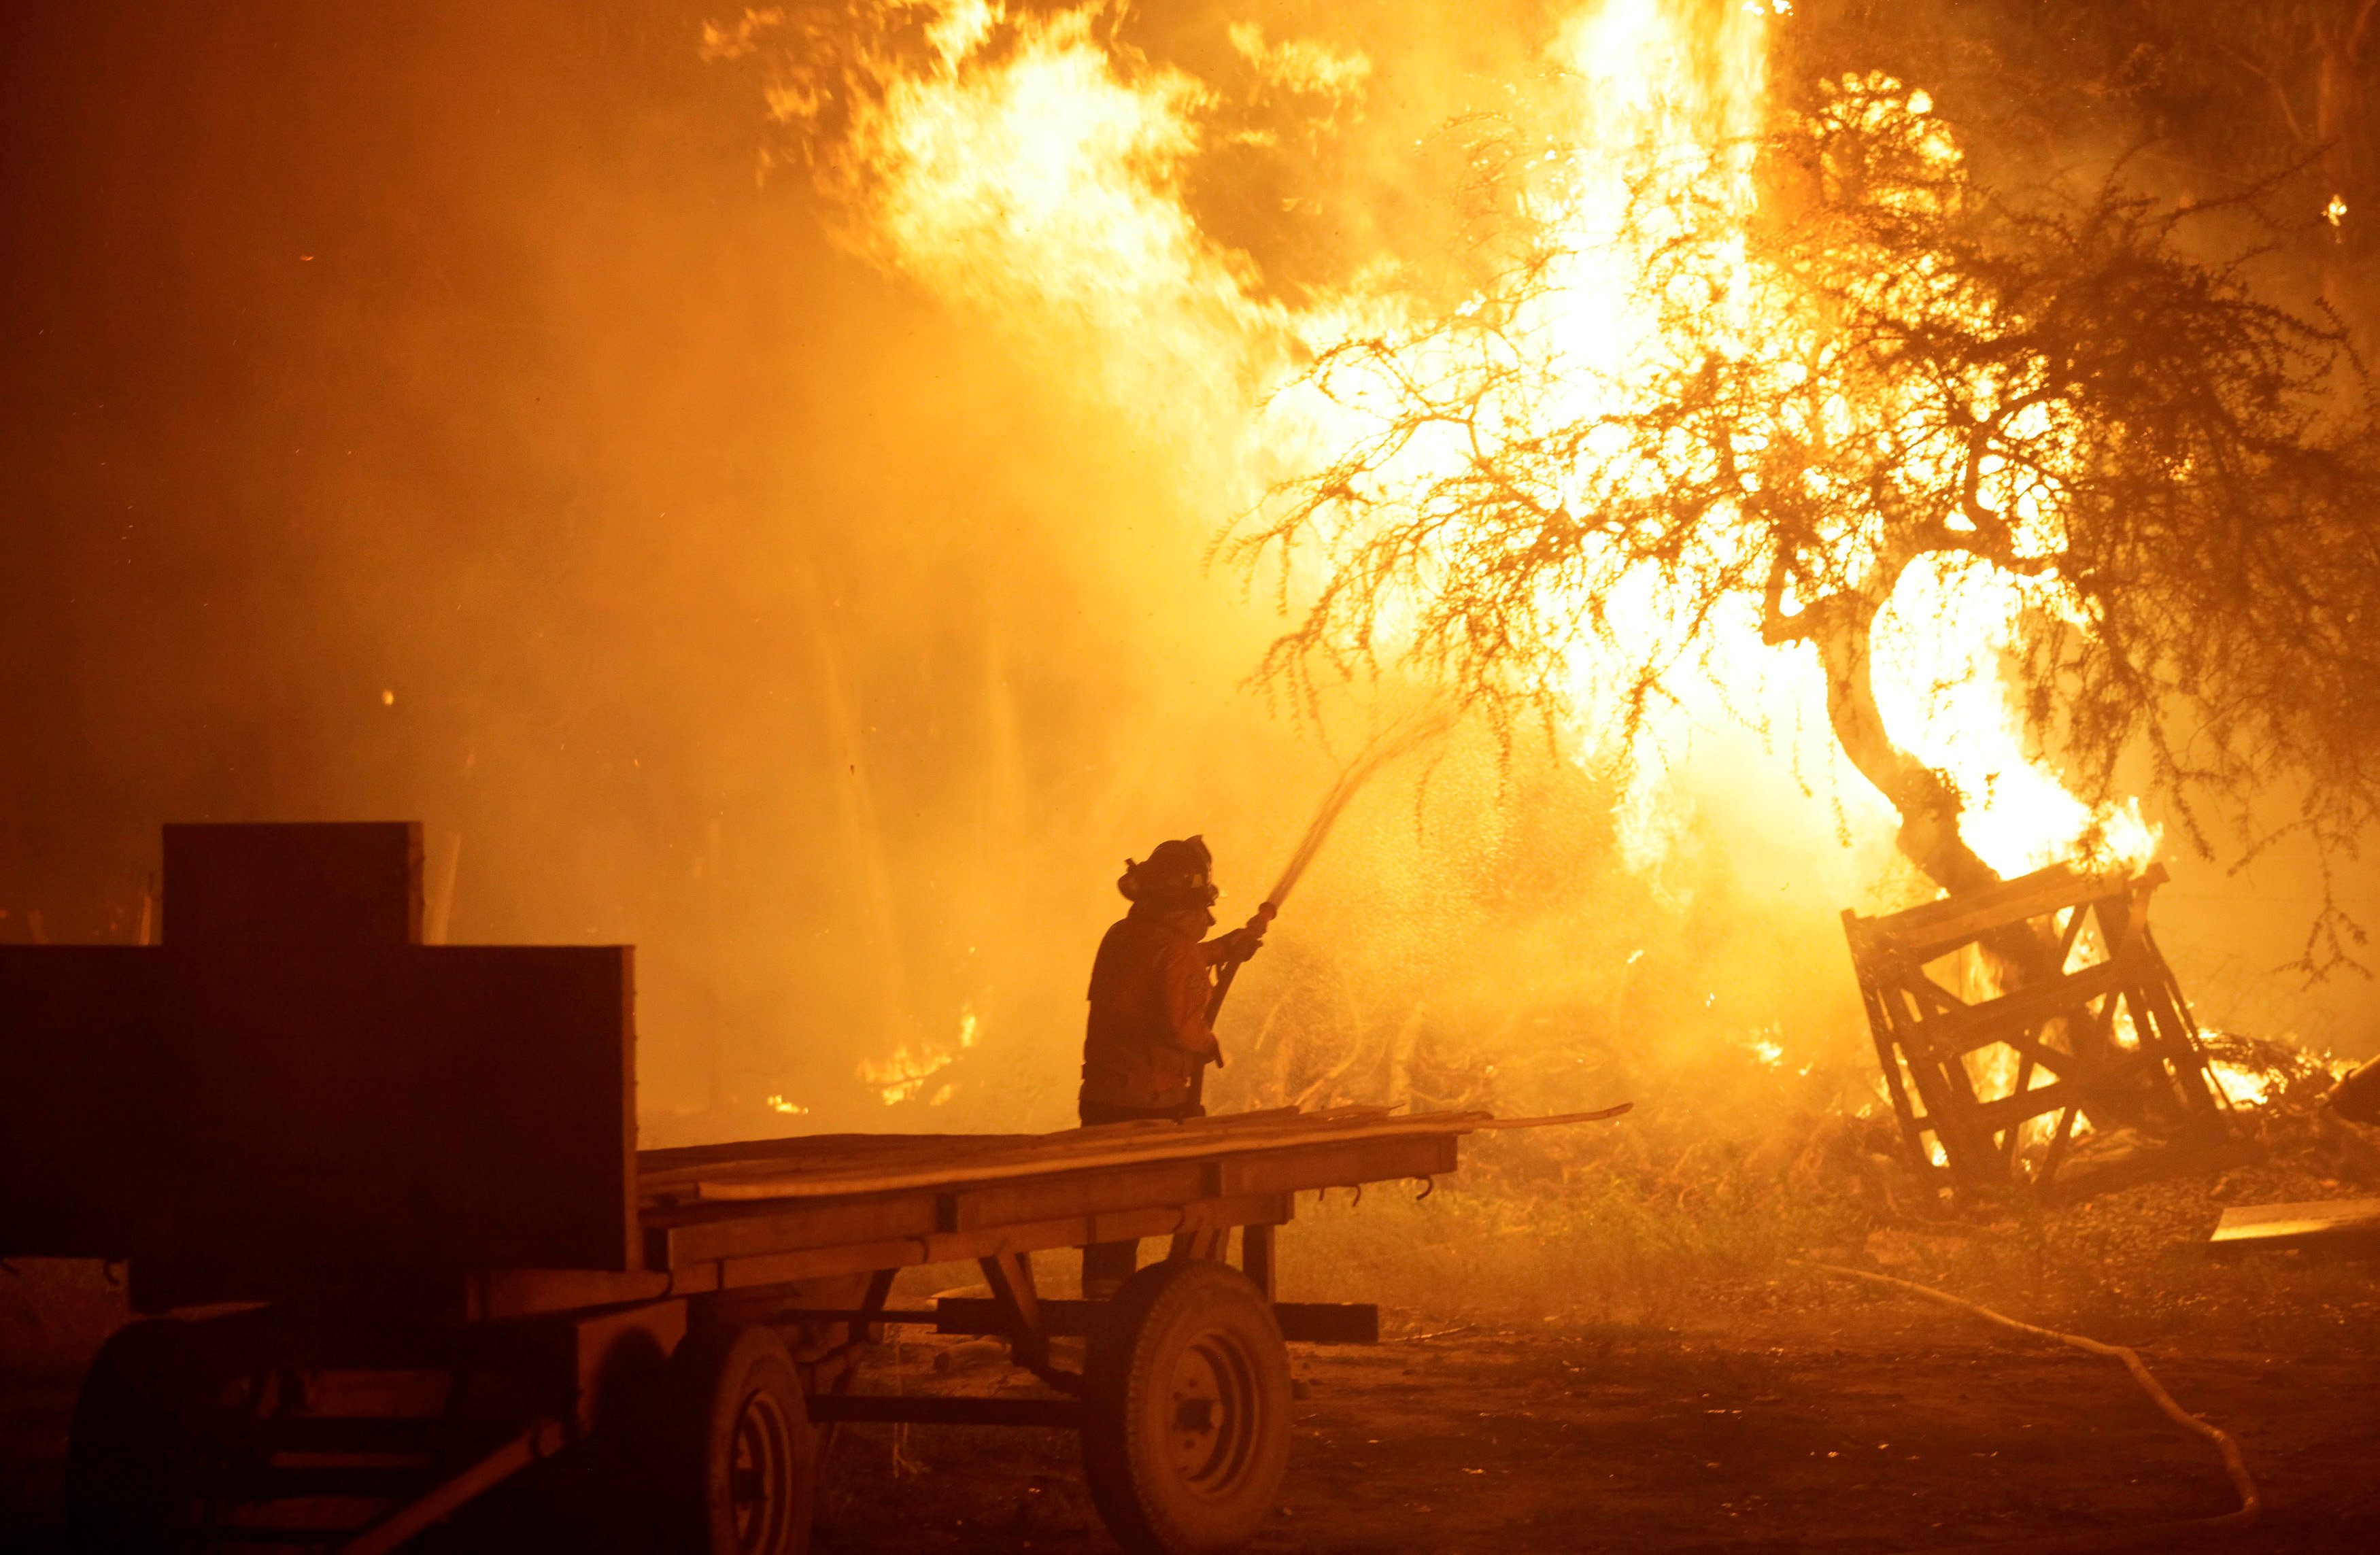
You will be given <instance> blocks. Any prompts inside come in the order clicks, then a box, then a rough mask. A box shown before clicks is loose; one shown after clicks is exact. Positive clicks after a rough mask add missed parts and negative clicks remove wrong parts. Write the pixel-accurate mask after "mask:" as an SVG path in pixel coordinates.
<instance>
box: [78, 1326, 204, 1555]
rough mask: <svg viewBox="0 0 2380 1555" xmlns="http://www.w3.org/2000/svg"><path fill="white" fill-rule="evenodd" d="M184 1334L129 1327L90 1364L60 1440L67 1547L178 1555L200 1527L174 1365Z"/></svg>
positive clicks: (195, 1468) (196, 1448) (191, 1444)
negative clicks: (63, 1439)
mask: <svg viewBox="0 0 2380 1555" xmlns="http://www.w3.org/2000/svg"><path fill="white" fill-rule="evenodd" d="M187 1332H188V1325H185V1324H180V1323H170V1322H164V1321H153V1320H152V1321H150V1322H144V1323H135V1324H133V1325H132V1326H130V1327H128V1328H126V1329H123V1330H119V1331H118V1332H117V1333H116V1334H115V1337H114V1338H112V1339H110V1340H109V1341H108V1342H107V1343H106V1344H105V1345H104V1346H103V1347H102V1348H101V1350H100V1353H99V1355H98V1357H97V1358H96V1359H95V1360H94V1361H92V1363H91V1372H90V1375H89V1376H87V1377H85V1378H84V1379H83V1384H82V1391H81V1393H80V1394H79V1395H78V1396H77V1398H76V1400H75V1411H74V1426H73V1430H72V1434H71V1435H70V1436H69V1437H68V1438H67V1463H66V1503H67V1508H66V1510H67V1539H68V1544H69V1547H70V1548H71V1549H76V1550H78V1551H83V1552H87V1555H102V1552H110V1555H112V1552H114V1551H118V1550H125V1551H129V1550H150V1549H174V1548H177V1547H178V1546H179V1545H180V1543H181V1542H182V1541H183V1539H184V1538H185V1537H187V1536H188V1533H189V1532H190V1531H191V1530H192V1529H193V1528H195V1527H196V1526H197V1525H198V1517H199V1511H200V1499H201V1498H200V1477H201V1475H200V1470H201V1464H200V1456H201V1450H200V1443H199V1442H198V1440H196V1439H195V1437H194V1435H193V1434H192V1432H191V1431H190V1429H189V1428H188V1424H187V1421H186V1417H185V1414H184V1409H183V1401H182V1399H181V1398H180V1396H179V1393H180V1390H179V1388H178V1387H177V1384H178V1383H179V1382H180V1381H181V1380H182V1379H181V1378H180V1375H179V1369H178V1368H177V1367H176V1366H175V1365H174V1363H175V1361H176V1358H177V1357H176V1353H175V1346H176V1341H178V1340H181V1339H183V1338H184V1337H185V1336H186V1334H187Z"/></svg>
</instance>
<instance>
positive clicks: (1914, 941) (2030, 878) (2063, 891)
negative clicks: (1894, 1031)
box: [1862, 865, 2127, 961]
mask: <svg viewBox="0 0 2380 1555" xmlns="http://www.w3.org/2000/svg"><path fill="white" fill-rule="evenodd" d="M2126 884H2127V881H2126V879H2125V877H2124V876H2123V875H2121V874H2120V873H2110V874H2094V875H2078V874H2075V873H2073V872H2071V871H2070V870H2067V869H2064V868H2063V866H2055V865H2054V866H2052V867H2051V868H2050V869H2044V870H2040V871H2037V872H2036V873H2035V874H2033V875H2027V876H2025V877H2023V878H2022V879H2021V880H2015V881H2009V882H2008V883H2007V884H2006V885H2003V886H1996V887H1993V888H1992V889H1990V890H1988V891H1982V892H1969V893H1964V894H1962V895H1960V896H1955V897H1948V898H1945V899H1944V900H1943V901H1942V902H1939V903H1928V904H1926V906H1925V907H1919V908H1912V909H1910V911H1909V912H1906V913H1897V914H1893V915H1890V916H1888V917H1873V918H1867V919H1864V920H1863V924H1862V928H1863V930H1864V935H1865V936H1866V937H1867V938H1868V940H1869V941H1870V942H1871V943H1875V942H1884V943H1888V944H1889V945H1890V946H1891V947H1892V948H1894V949H1896V950H1899V951H1901V952H1903V953H1904V954H1909V955H1911V956H1913V957H1915V958H1916V959H1917V960H1920V961H1931V960H1933V959H1934V958H1935V957H1937V956H1938V955H1941V954H1946V953H1948V952H1949V951H1951V950H1955V949H1956V948H1958V947H1959V946H1961V945H1962V944H1966V943H1968V942H1972V941H1973V940H1977V939H1980V938H1981V937H1983V936H1984V935H1985V934H1988V933H1990V932H1991V931H1992V930H1993V929H2005V928H2007V927H2009V926H2010V925H2011V924H2017V923H2022V922H2023V921H2025V920H2026V919H2028V918H2034V917H2041V916H2042V915H2044V914H2046V913H2054V912H2057V911H2058V910H2059V909H2061V908H2065V907H2070V906H2077V905H2082V904H2083V903H2085V902H2093V901H2096V900H2098V899H2100V898H2102V897H2106V896H2111V895H2116V894H2118V893H2121V892H2122V891H2123V890H2124V888H2125V886H2126ZM1950 905H1956V906H1957V908H1958V910H1957V911H1956V912H1950V913H1942V914H1928V913H1927V909H1928V908H1934V907H1948V906H1950ZM1921 914H1925V915H1926V916H1925V917H1917V915H1921ZM1913 918H1914V921H1911V920H1912V919H1913Z"/></svg>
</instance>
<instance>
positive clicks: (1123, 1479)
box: [1083, 1258, 1289, 1555]
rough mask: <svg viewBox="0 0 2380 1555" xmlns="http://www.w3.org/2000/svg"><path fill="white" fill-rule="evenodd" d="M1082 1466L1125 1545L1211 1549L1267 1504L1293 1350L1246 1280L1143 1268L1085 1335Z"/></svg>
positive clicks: (1285, 1440) (1216, 1554)
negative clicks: (1088, 1341)
mask: <svg viewBox="0 0 2380 1555" xmlns="http://www.w3.org/2000/svg"><path fill="white" fill-rule="evenodd" d="M1084 1380H1085V1386H1086V1398H1085V1403H1086V1404H1087V1411H1088V1412H1087V1418H1086V1420H1085V1422H1084V1428H1083V1469H1084V1475H1085V1477H1086V1478H1087V1479H1088V1480H1089V1481H1090V1488H1091V1499H1092V1500H1094V1501H1096V1502H1098V1503H1099V1512H1100V1514H1101V1515H1102V1516H1103V1517H1105V1518H1106V1520H1107V1525H1108V1527H1109V1529H1110V1531H1111V1532H1112V1533H1113V1534H1114V1535H1115V1536H1116V1537H1117V1539H1118V1540H1119V1541H1120V1542H1122V1543H1123V1546H1124V1548H1125V1549H1131V1550H1135V1551H1145V1552H1149V1555H1221V1552H1223V1551H1227V1550H1234V1549H1239V1548H1240V1547H1241V1546H1242V1545H1244V1544H1245V1543H1246V1542H1247V1541H1248V1540H1249V1539H1250V1538H1251V1537H1254V1536H1255V1534H1256V1532H1257V1527H1258V1526H1259V1525H1261V1524H1262V1522H1263V1521H1264V1516H1265V1513H1266V1512H1269V1510H1271V1508H1272V1505H1273V1500H1274V1497H1275V1494H1276V1493H1277V1492H1278V1491H1279V1490H1280V1488H1281V1474H1282V1471H1283V1470H1284V1469H1285V1468H1286V1467H1287V1464H1288V1460H1289V1355H1288V1352H1287V1351H1286V1350H1285V1349H1284V1348H1283V1347H1282V1344H1281V1326H1280V1324H1279V1323H1277V1322H1275V1321H1274V1319H1273V1313H1272V1306H1271V1304H1270V1303H1269V1302H1267V1301H1266V1300H1265V1298H1264V1296H1263V1294H1262V1293H1260V1292H1259V1291H1257V1288H1256V1286H1255V1284H1254V1283H1252V1282H1250V1281H1249V1280H1248V1277H1247V1276H1246V1275H1245V1274H1242V1273H1241V1272H1240V1271H1239V1270H1235V1269H1233V1268H1231V1267H1229V1266H1228V1265H1225V1264H1220V1263H1216V1262H1213V1261H1211V1260H1208V1259H1204V1258H1184V1259H1177V1260H1172V1261H1168V1262H1165V1263H1161V1264H1157V1265H1154V1266H1152V1267H1150V1268H1147V1269H1144V1270H1141V1271H1140V1272H1139V1273H1137V1274H1135V1275H1134V1276H1133V1277H1132V1278H1131V1279H1130V1280H1129V1281H1126V1282H1125V1283H1124V1286H1123V1290H1121V1291H1120V1292H1118V1293H1117V1294H1116V1297H1115V1300H1114V1302H1113V1303H1112V1305H1111V1306H1110V1308H1109V1310H1108V1313H1107V1315H1106V1321H1105V1322H1104V1323H1103V1324H1102V1325H1101V1326H1100V1329H1099V1331H1098V1332H1096V1333H1095V1334H1094V1335H1093V1336H1092V1340H1091V1349H1090V1355H1089V1357H1088V1365H1087V1370H1086V1374H1085V1379H1084Z"/></svg>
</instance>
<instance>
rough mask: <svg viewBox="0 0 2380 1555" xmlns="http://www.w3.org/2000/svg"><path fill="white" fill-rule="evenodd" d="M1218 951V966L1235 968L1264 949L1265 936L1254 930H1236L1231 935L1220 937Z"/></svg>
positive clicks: (1216, 959)
mask: <svg viewBox="0 0 2380 1555" xmlns="http://www.w3.org/2000/svg"><path fill="white" fill-rule="evenodd" d="M1216 949H1217V951H1218V952H1219V953H1220V954H1217V956H1216V957H1215V961H1216V965H1218V966H1234V965H1236V964H1238V963H1240V962H1243V961H1245V960H1247V959H1248V958H1249V957H1251V956H1253V955H1255V954H1257V952H1258V951H1260V950H1262V949H1264V935H1263V933H1262V932H1261V931H1259V930H1257V929H1247V928H1240V929H1233V930H1232V931H1231V932H1230V933H1228V934H1225V935H1222V936H1220V939H1219V941H1218V942H1217V944H1216Z"/></svg>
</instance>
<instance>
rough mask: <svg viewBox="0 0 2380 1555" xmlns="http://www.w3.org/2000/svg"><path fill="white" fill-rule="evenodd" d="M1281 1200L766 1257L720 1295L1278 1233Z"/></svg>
mask: <svg viewBox="0 0 2380 1555" xmlns="http://www.w3.org/2000/svg"><path fill="white" fill-rule="evenodd" d="M1290 1209H1291V1206H1290V1204H1289V1202H1288V1200H1287V1198H1286V1197H1285V1196H1281V1195H1269V1194H1254V1195H1245V1196H1241V1197H1234V1198H1230V1199H1221V1200H1214V1199H1209V1200H1207V1201H1205V1202H1202V1203H1199V1204H1196V1205H1192V1206H1187V1207H1174V1206H1151V1207H1149V1208H1147V1209H1125V1210H1118V1211H1114V1212H1111V1213H1105V1214H1099V1215H1089V1216H1069V1217H1064V1218H1061V1219H1057V1220H1050V1221H1035V1222H1033V1223H1031V1224H1026V1225H1014V1226H993V1227H988V1228H985V1229H983V1230H980V1231H965V1232H949V1233H935V1234H933V1235H928V1236H911V1237H900V1238H892V1239H887V1240H885V1241H881V1242H869V1243H856V1244H851V1245H842V1246H833V1247H813V1248H807V1249H804V1250H800V1251H792V1252H783V1253H768V1254H760V1255H755V1256H751V1257H738V1258H729V1259H725V1260H723V1261H722V1264H721V1265H720V1274H719V1281H720V1288H721V1289H722V1290H724V1289H735V1288H740V1287H743V1286H747V1285H772V1284H784V1283H789V1282H794V1281H797V1280H814V1279H819V1278H821V1277H823V1276H826V1275H832V1274H864V1273H868V1272H872V1271H873V1270H880V1269H905V1268H907V1267H908V1266H909V1265H911V1264H919V1263H954V1262H958V1261H960V1260H962V1259H967V1258H985V1257H999V1256H1000V1255H1002V1254H1004V1253H1038V1252H1046V1251H1048V1250H1050V1249H1051V1248H1056V1247H1081V1246H1087V1245H1089V1244H1091V1243H1094V1242H1121V1241H1124V1240H1126V1239H1136V1238H1139V1237H1146V1236H1171V1235H1172V1234H1174V1233H1176V1232H1179V1231H1182V1230H1184V1228H1188V1229H1193V1230H1196V1229H1198V1228H1200V1227H1202V1226H1209V1225H1246V1224H1250V1223H1253V1222H1265V1223H1269V1224H1274V1225H1279V1224H1281V1222H1283V1221H1287V1220H1288V1219H1289V1218H1290Z"/></svg>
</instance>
